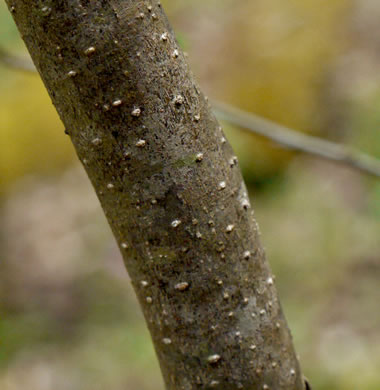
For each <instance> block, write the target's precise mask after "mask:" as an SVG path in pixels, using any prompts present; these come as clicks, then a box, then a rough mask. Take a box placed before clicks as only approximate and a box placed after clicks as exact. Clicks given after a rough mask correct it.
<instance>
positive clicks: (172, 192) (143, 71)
mask: <svg viewBox="0 0 380 390" xmlns="http://www.w3.org/2000/svg"><path fill="white" fill-rule="evenodd" d="M6 1H7V3H8V6H9V9H10V10H11V12H12V14H13V16H14V19H15V21H16V24H17V26H18V28H19V31H20V33H21V35H22V37H23V39H24V40H25V43H26V45H27V47H28V50H29V52H30V54H31V56H32V58H33V61H34V63H35V65H36V67H37V69H38V71H39V73H40V75H41V77H42V79H43V81H44V83H45V85H46V88H47V90H48V92H49V94H50V96H51V99H52V101H53V103H54V105H55V107H56V108H57V111H58V113H59V115H60V117H61V119H62V121H63V123H64V124H65V127H66V129H67V133H68V134H69V135H70V137H71V139H72V142H73V144H74V146H75V149H76V151H77V154H78V156H79V158H80V160H81V161H82V163H83V165H84V167H85V169H86V171H87V174H88V176H89V178H90V180H91V182H92V184H93V186H94V188H95V191H96V193H97V195H98V197H99V200H100V202H101V205H102V207H103V210H104V212H105V214H106V216H107V219H108V221H109V224H110V226H111V228H112V231H113V233H114V235H115V237H116V240H117V242H118V243H119V246H120V250H121V252H122V254H123V257H124V260H125V264H126V266H127V269H128V272H129V275H130V277H131V280H132V283H133V285H134V288H135V291H136V294H137V296H138V299H139V301H140V304H141V307H142V310H143V312H144V315H145V318H146V321H147V324H148V327H149V330H150V333H151V335H152V339H153V342H154V345H155V349H156V352H157V355H158V358H159V361H160V365H161V369H162V373H163V376H164V380H165V383H166V387H167V389H168V390H174V389H176V390H178V389H186V390H187V389H207V388H215V389H223V390H227V389H228V390H230V389H231V390H232V389H247V390H248V389H249V390H250V389H252V390H253V389H275V390H283V389H284V390H285V389H286V390H301V389H304V383H303V380H302V375H301V372H300V368H299V364H298V361H297V358H296V355H295V352H294V349H293V346H292V341H291V336H290V333H289V330H288V327H287V325H286V321H285V319H284V316H283V313H282V310H281V307H280V304H279V300H278V297H277V292H276V289H275V286H274V284H273V278H272V276H271V271H270V269H269V266H268V264H267V262H266V260H265V255H264V252H263V250H262V247H261V245H260V241H259V232H258V229H257V225H256V223H255V221H254V219H253V215H252V211H251V210H250V205H249V200H248V197H247V193H246V189H245V185H244V183H243V180H242V177H241V174H240V170H239V167H238V164H237V159H236V157H235V156H234V154H233V151H232V149H231V147H230V146H229V144H228V142H227V141H226V140H225V138H224V135H223V133H222V130H221V128H220V127H219V125H218V123H217V121H216V119H215V117H214V116H213V115H212V113H211V109H210V106H209V104H208V102H207V100H206V99H205V97H204V96H203V94H202V93H201V92H200V90H199V88H198V86H197V84H196V82H195V81H194V79H193V76H192V75H191V73H190V71H189V69H188V66H187V64H186V61H185V59H184V56H183V54H182V52H181V50H180V48H179V47H178V44H177V42H176V41H175V38H174V35H173V32H172V30H171V28H170V26H169V23H168V21H167V19H166V16H165V14H164V12H163V10H162V7H161V5H160V3H159V2H156V1H155V2H150V1H137V0H124V1H123V0H91V1H89V0H55V1H53V0H50V1H49V0H47V1H31V0H6ZM36 142H38V139H37V137H36ZM120 304H122V302H121V303H120Z"/></svg>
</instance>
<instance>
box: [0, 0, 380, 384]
mask: <svg viewBox="0 0 380 390" xmlns="http://www.w3.org/2000/svg"><path fill="white" fill-rule="evenodd" d="M163 4H164V6H165V7H166V10H167V12H168V14H169V18H170V20H171V22H172V24H173V25H174V28H175V31H176V33H177V36H178V40H179V42H180V44H181V46H182V47H183V48H184V49H185V50H186V51H187V52H188V55H189V61H190V63H191V66H192V69H193V71H194V73H195V75H196V77H197V79H198V80H199V83H200V84H201V86H202V88H203V90H204V91H205V92H206V94H207V95H208V96H209V97H210V98H214V99H218V100H221V101H224V102H227V103H230V104H233V105H236V106H238V107H241V108H243V109H245V110H248V111H252V112H255V113H257V114H260V115H263V116H265V117H267V118H270V119H272V120H275V121H277V122H280V123H281V124H284V125H287V126H290V127H294V128H296V129H298V130H300V131H303V132H308V133H310V134H314V135H318V136H320V137H324V138H326V139H330V140H333V141H336V142H340V143H344V144H348V145H352V146H354V147H356V148H358V149H360V150H362V151H363V152H366V153H369V154H372V155H374V156H377V157H378V158H380V104H379V103H380V71H379V70H380V51H379V45H380V25H379V20H380V2H379V1H378V0H271V1H268V0H238V1H237V0H166V1H163ZM0 48H3V49H6V50H8V51H9V52H10V53H13V54H18V55H25V54H26V51H25V48H24V46H23V44H22V42H21V40H20V38H19V36H18V33H17V31H16V28H15V26H14V24H13V22H12V20H11V17H10V15H9V14H8V11H7V10H6V8H5V6H4V3H3V2H2V3H0ZM223 125H224V129H225V131H226V133H227V135H228V138H229V140H230V142H231V143H232V144H233V146H234V148H235V151H236V154H237V155H238V156H239V160H240V164H241V167H242V169H243V172H244V176H245V179H246V181H247V183H248V185H249V190H250V196H251V199H252V202H253V205H254V208H255V211H256V217H257V219H258V221H259V224H260V227H261V231H262V236H263V242H264V245H265V247H266V250H267V254H268V257H269V260H270V263H271V266H272V268H273V271H274V273H275V274H276V275H277V279H276V281H277V282H276V283H277V287H278V289H279V292H280V296H281V299H282V304H283V306H284V309H285V313H286V316H287V319H288V322H289V324H290V327H291V329H292V333H293V336H294V341H295V344H296V349H297V351H298V353H299V355H300V359H301V363H302V366H303V370H304V372H305V375H306V376H307V377H309V379H310V382H311V383H312V385H313V387H314V388H315V389H320V390H348V389H355V390H356V389H366V390H378V389H379V388H380V370H379V367H380V305H379V302H380V288H379V282H380V181H379V180H375V179H373V178H369V177H367V176H365V175H363V174H360V173H358V172H356V171H354V170H351V169H349V168H346V167H342V166H338V165H334V164H332V163H328V162H326V161H322V160H320V159H315V158H312V157H309V156H305V155H302V154H299V153H290V152H288V151H285V150H283V149H282V148H279V147H278V146H276V145H274V144H272V143H270V142H268V141H265V140H264V139H262V138H258V137H255V136H252V135H248V134H247V133H244V132H243V131H241V129H237V128H234V127H232V126H231V125H229V124H227V123H223ZM0 388H1V389H2V390H24V389H25V388H27V389H28V390H51V389H54V390H103V389H104V390H105V389H107V390H136V389H139V390H162V389H163V385H162V381H161V377H160V372H159V368H158V364H157V362H156V358H155V355H154V351H153V349H152V345H151V341H150V338H149V335H148V333H147V330H146V328H145V325H144V323H143V319H142V315H141V313H140V310H139V308H138V306H137V303H136V299H135V296H134V294H133V291H132V289H131V287H130V284H129V279H128V276H127V273H126V272H125V271H124V267H123V265H122V260H121V256H120V254H119V253H118V250H117V248H116V245H115V241H114V239H113V238H112V236H111V233H110V229H109V227H108V225H107V223H106V220H105V217H104V216H103V215H102V212H101V209H100V207H99V203H98V201H97V199H96V197H95V195H94V193H93V190H92V188H91V186H90V183H89V181H88V179H87V177H86V176H85V174H84V171H83V169H82V167H81V166H80V165H79V163H78V161H77V159H76V157H75V155H74V151H73V148H72V146H71V144H70V141H69V138H68V137H67V136H65V135H64V131H63V126H62V125H61V123H60V122H59V120H58V117H57V114H56V113H55V111H54V109H53V107H52V105H51V103H50V100H49V98H48V96H47V94H46V92H45V90H44V88H43V86H42V84H41V82H40V80H39V77H38V76H37V75H34V74H31V73H29V74H28V73H23V72H21V71H15V70H12V69H9V68H6V67H4V66H1V65H0Z"/></svg>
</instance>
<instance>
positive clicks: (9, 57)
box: [0, 48, 36, 73]
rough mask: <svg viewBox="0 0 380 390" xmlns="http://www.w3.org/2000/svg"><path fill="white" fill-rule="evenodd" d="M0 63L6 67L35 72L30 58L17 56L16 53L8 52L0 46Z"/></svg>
mask: <svg viewBox="0 0 380 390" xmlns="http://www.w3.org/2000/svg"><path fill="white" fill-rule="evenodd" d="M0 63H2V64H3V65H5V66H7V67H8V68H12V69H17V70H22V71H24V72H28V73H30V72H31V73H35V72H36V67H35V66H34V64H33V62H32V60H31V59H30V58H28V57H25V58H24V57H19V56H17V55H13V54H9V53H8V52H7V51H5V50H4V49H1V48H0Z"/></svg>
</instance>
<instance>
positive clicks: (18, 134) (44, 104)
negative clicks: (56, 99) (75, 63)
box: [0, 70, 74, 190]
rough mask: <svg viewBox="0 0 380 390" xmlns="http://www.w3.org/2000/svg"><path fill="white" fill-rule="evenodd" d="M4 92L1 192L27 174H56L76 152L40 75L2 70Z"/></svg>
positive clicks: (0, 94) (0, 106)
mask: <svg viewBox="0 0 380 390" xmlns="http://www.w3.org/2000/svg"><path fill="white" fill-rule="evenodd" d="M1 79H3V80H7V79H8V82H7V84H6V85H5V86H4V82H3V83H2V88H1V89H0V140H1V141H0V178H1V181H0V190H4V189H5V188H6V186H7V185H8V184H10V183H11V182H12V181H14V180H15V179H17V178H20V177H22V176H24V175H27V174H36V173H46V174H49V173H53V172H54V171H56V170H58V169H61V168H62V167H64V166H66V165H67V164H68V163H69V162H71V161H72V160H73V156H74V151H73V147H72V146H71V142H70V140H69V138H68V137H65V135H64V132H63V126H62V124H61V122H60V120H59V118H58V115H57V113H56V111H55V109H54V107H53V105H52V104H51V101H50V98H49V96H48V95H47V93H46V91H45V89H44V87H43V85H42V82H41V81H40V79H39V77H38V76H36V75H26V74H22V73H20V74H17V73H15V72H6V71H4V70H2V72H1Z"/></svg>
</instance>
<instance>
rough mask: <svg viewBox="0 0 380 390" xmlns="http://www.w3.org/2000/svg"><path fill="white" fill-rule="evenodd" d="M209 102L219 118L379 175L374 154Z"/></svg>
mask: <svg viewBox="0 0 380 390" xmlns="http://www.w3.org/2000/svg"><path fill="white" fill-rule="evenodd" d="M212 104H213V106H214V111H215V114H216V115H217V116H218V118H219V119H221V120H225V121H227V122H230V123H232V124H234V125H237V126H239V127H241V128H243V129H246V130H248V131H250V132H251V133H254V134H257V135H260V136H262V137H265V138H268V139H270V140H272V141H273V142H276V143H277V144H279V145H281V146H285V147H287V148H289V149H292V150H298V151H300V152H303V153H309V154H313V155H314V156H317V157H322V158H325V159H328V160H332V161H335V162H337V163H340V164H343V165H347V166H349V167H351V168H355V169H358V170H360V171H362V172H364V173H367V174H370V175H373V176H375V177H378V178H380V160H378V159H376V158H375V157H372V156H369V155H368V154H365V153H361V152H359V151H358V150H355V149H353V148H351V147H349V146H346V145H341V144H337V143H334V142H331V141H327V140H324V139H321V138H318V137H314V136H311V135H306V134H303V133H300V132H298V131H296V130H292V129H290V128H288V127H285V126H282V125H280V124H278V123H275V122H272V121H270V120H268V119H265V118H262V117H260V116H258V115H255V114H252V113H248V112H245V111H242V110H240V109H238V108H235V107H233V106H230V105H228V104H226V103H221V102H217V101H213V102H212Z"/></svg>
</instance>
